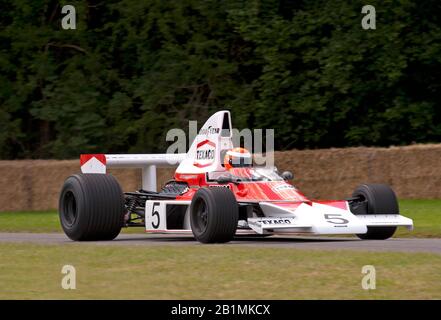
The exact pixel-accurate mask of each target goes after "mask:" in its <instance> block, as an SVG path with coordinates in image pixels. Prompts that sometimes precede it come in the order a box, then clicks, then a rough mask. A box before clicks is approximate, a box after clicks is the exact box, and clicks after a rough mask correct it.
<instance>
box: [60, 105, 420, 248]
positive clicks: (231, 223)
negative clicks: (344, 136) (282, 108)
mask: <svg viewBox="0 0 441 320" xmlns="http://www.w3.org/2000/svg"><path fill="white" fill-rule="evenodd" d="M232 132H233V131H232V125H231V116H230V113H229V111H219V112H217V113H215V114H214V115H212V116H211V117H210V118H209V119H208V121H207V122H206V123H205V124H204V126H203V127H202V128H201V130H200V131H199V134H198V135H197V136H196V139H195V140H194V142H193V144H192V145H191V147H190V149H189V151H188V152H187V153H185V154H127V155H109V154H106V155H104V154H88V155H81V159H80V162H81V171H82V173H81V174H74V175H72V176H70V177H68V178H67V179H66V181H65V183H64V185H63V188H62V191H61V194H60V201H59V214H60V221H61V225H62V227H63V230H64V232H65V233H66V235H67V236H68V237H69V238H71V239H72V240H78V241H82V240H111V239H114V238H115V237H116V236H117V235H118V234H119V233H120V231H121V228H122V227H132V226H142V227H145V230H146V232H151V233H186V232H188V233H193V235H194V237H195V238H196V239H197V240H198V241H200V242H203V243H219V242H228V241H230V240H232V239H233V237H234V236H235V235H237V234H257V235H273V234H290V233H301V234H316V235H331V234H356V235H357V236H358V237H360V238H361V239H387V238H389V237H391V236H392V235H393V234H394V232H395V230H396V228H397V227H398V226H405V227H407V228H409V229H412V228H413V222H412V220H411V219H409V218H406V217H403V216H401V215H400V214H399V210H398V202H397V199H396V196H395V193H394V192H393V191H392V189H391V188H390V187H389V186H387V185H383V184H362V185H360V186H359V187H357V188H356V189H355V191H354V193H353V194H352V196H351V197H350V198H349V199H345V200H311V199H308V198H307V197H305V196H304V195H303V194H302V193H301V192H300V191H299V190H298V189H296V188H295V187H294V186H293V185H292V184H290V183H289V182H288V180H290V179H292V174H291V173H290V172H284V173H282V174H279V172H278V171H277V169H275V168H274V167H269V168H268V167H258V166H253V162H252V155H251V154H250V152H248V151H247V150H245V149H243V148H234V146H233V143H232ZM177 164H179V165H178V167H177V169H176V172H175V175H174V177H173V180H171V181H169V182H168V183H166V184H165V186H164V187H163V188H162V189H161V190H160V191H159V192H156V167H158V166H159V167H161V166H172V165H174V166H176V165H177ZM108 167H132V168H133V167H135V168H141V169H142V189H141V190H138V191H135V192H125V193H123V191H122V190H121V187H120V185H119V183H118V181H117V180H116V179H115V177H114V176H112V175H110V174H106V169H107V168H108Z"/></svg>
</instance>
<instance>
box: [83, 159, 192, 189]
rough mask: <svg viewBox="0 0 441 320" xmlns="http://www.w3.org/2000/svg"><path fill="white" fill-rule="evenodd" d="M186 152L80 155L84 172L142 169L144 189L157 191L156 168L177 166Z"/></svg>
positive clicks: (102, 172)
mask: <svg viewBox="0 0 441 320" xmlns="http://www.w3.org/2000/svg"><path fill="white" fill-rule="evenodd" d="M186 157H187V154H186V153H171V154H82V155H81V156H80V164H81V172H82V173H101V174H105V173H106V171H107V170H106V169H107V168H140V169H142V189H143V190H148V191H156V168H157V167H162V168H165V167H176V166H178V165H179V164H180V163H181V162H182V161H183V160H184V159H185V158H186Z"/></svg>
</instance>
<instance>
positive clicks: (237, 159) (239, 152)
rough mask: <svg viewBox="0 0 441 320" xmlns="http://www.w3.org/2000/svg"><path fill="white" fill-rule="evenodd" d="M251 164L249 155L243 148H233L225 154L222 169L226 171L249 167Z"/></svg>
mask: <svg viewBox="0 0 441 320" xmlns="http://www.w3.org/2000/svg"><path fill="white" fill-rule="evenodd" d="M252 162H253V161H252V157H251V153H250V152H249V151H248V150H247V149H245V148H233V149H231V150H228V151H227V153H225V157H224V167H225V169H227V170H230V169H231V168H243V167H251V165H252Z"/></svg>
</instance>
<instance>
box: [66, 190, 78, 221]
mask: <svg viewBox="0 0 441 320" xmlns="http://www.w3.org/2000/svg"><path fill="white" fill-rule="evenodd" d="M77 215H78V214H77V201H76V200H75V195H74V194H73V192H72V191H67V192H66V193H65V194H64V199H63V217H64V221H65V223H66V225H67V226H69V227H71V226H72V225H73V224H74V223H75V221H76V220H77Z"/></svg>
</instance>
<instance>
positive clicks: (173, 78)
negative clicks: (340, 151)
mask: <svg viewBox="0 0 441 320" xmlns="http://www.w3.org/2000/svg"><path fill="white" fill-rule="evenodd" d="M0 4H1V8H2V10H1V12H0V127H1V128H2V130H0V158H3V159H8V158H52V157H55V158H70V157H76V156H77V155H78V154H79V153H83V152H157V151H164V150H165V148H166V141H165V134H166V132H167V130H169V129H171V128H174V127H180V128H185V127H186V126H187V120H189V119H191V120H198V121H199V124H201V122H203V121H204V120H205V119H206V118H207V117H208V116H209V114H211V113H212V112H214V111H215V110H218V109H221V108H228V109H231V110H232V112H233V117H234V125H235V126H237V127H239V128H243V127H250V128H257V127H259V128H274V129H275V134H276V147H277V148H278V149H290V148H321V147H341V146H356V145H379V146H385V145H390V144H408V143H412V142H431V141H439V140H440V138H441V108H440V101H441V30H440V29H441V23H440V22H441V21H440V20H441V5H440V3H439V1H435V0H426V1H423V2H421V3H418V4H416V3H415V2H414V1H410V0H396V1H371V2H370V4H372V5H374V6H375V8H376V11H377V23H376V26H377V29H376V30H368V31H367V30H363V29H362V27H361V19H362V17H363V15H362V14H361V8H362V6H363V5H364V3H362V2H359V1H342V0H341V1H340V0H338V1H325V0H314V1H289V0H280V1H270V0H250V1H237V0H226V1H215V0H208V1H201V0H188V1H162V0H146V1H138V0H110V1H106V2H98V1H69V4H71V5H74V6H75V8H76V9H77V29H76V30H63V29H62V28H61V18H62V14H61V7H62V5H64V4H67V2H66V1H61V2H59V1H53V0H34V1H25V0H16V1H14V2H11V1H5V0H0Z"/></svg>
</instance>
